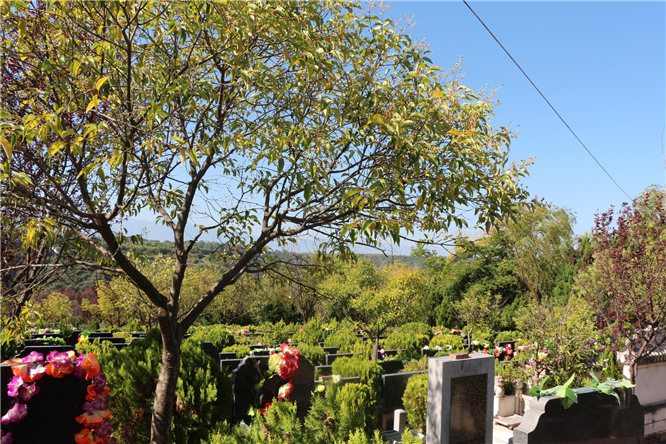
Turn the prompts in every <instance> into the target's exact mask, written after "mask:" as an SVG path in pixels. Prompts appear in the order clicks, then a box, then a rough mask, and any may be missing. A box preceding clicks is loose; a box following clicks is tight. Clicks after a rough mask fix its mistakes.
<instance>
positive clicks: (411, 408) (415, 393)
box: [402, 373, 428, 433]
mask: <svg viewBox="0 0 666 444" xmlns="http://www.w3.org/2000/svg"><path fill="white" fill-rule="evenodd" d="M402 404H403V405H404V407H405V412H406V413H407V423H408V424H409V426H410V428H411V429H412V430H418V431H420V432H423V433H425V427H426V413H427V409H428V374H427V373H421V374H418V375H414V376H412V377H411V378H409V381H408V382H407V387H406V388H405V393H404V394H403V395H402Z"/></svg>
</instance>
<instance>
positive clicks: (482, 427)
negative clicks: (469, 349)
mask: <svg viewBox="0 0 666 444" xmlns="http://www.w3.org/2000/svg"><path fill="white" fill-rule="evenodd" d="M465 355H466V353H459V354H455V356H441V357H437V358H431V359H430V360H429V361H428V417H427V426H426V427H427V428H426V430H427V433H426V442H427V444H463V443H465V444H491V443H492V442H493V385H494V375H495V358H494V357H493V356H488V355H485V354H481V353H477V354H472V355H469V356H467V357H466V356H465Z"/></svg>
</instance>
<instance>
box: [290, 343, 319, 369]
mask: <svg viewBox="0 0 666 444" xmlns="http://www.w3.org/2000/svg"><path fill="white" fill-rule="evenodd" d="M296 349H297V350H298V351H299V352H301V354H302V355H303V356H305V357H306V358H308V361H310V364H312V365H324V361H325V360H326V352H325V351H324V349H323V348H321V347H320V346H318V345H311V344H308V343H301V342H299V343H298V345H297V346H296Z"/></svg>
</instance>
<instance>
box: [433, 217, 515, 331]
mask: <svg viewBox="0 0 666 444" xmlns="http://www.w3.org/2000/svg"><path fill="white" fill-rule="evenodd" d="M455 244H456V248H455V250H454V253H453V254H452V255H450V256H448V257H441V256H433V255H430V256H429V257H427V258H425V259H424V262H425V265H426V267H427V270H428V272H429V273H430V274H431V275H432V276H433V281H432V284H431V285H430V286H429V288H428V290H427V292H428V297H429V298H430V300H431V303H432V304H433V306H434V308H435V311H434V313H436V322H437V323H438V324H441V325H449V326H458V327H462V325H463V324H464V321H462V320H461V319H460V318H459V317H458V314H457V313H456V312H455V311H454V305H453V304H454V303H456V302H458V301H460V300H462V299H463V298H464V297H465V296H469V297H472V298H473V297H476V295H486V294H490V295H497V297H498V299H499V302H500V305H502V306H507V305H511V304H512V303H514V301H516V300H518V299H519V298H518V296H520V295H521V294H522V293H523V291H524V284H523V283H522V282H521V281H520V280H519V279H518V277H517V274H516V261H515V258H514V254H513V251H512V249H511V245H510V244H509V240H508V238H507V236H506V234H505V233H504V231H502V230H498V229H493V230H491V231H490V234H489V235H487V236H484V237H481V238H479V239H476V240H467V239H457V240H456V243H455ZM504 321H505V324H509V323H510V320H507V319H505V320H504Z"/></svg>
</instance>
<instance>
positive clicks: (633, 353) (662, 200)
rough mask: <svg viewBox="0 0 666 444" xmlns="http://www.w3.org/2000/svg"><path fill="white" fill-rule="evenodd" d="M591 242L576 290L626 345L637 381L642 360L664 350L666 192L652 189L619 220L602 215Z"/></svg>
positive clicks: (620, 214) (621, 345)
mask: <svg viewBox="0 0 666 444" xmlns="http://www.w3.org/2000/svg"><path fill="white" fill-rule="evenodd" d="M591 237H592V261H591V263H590V264H589V265H588V266H587V267H586V268H584V269H582V270H581V271H580V272H579V273H578V274H577V276H576V285H575V288H576V289H577V290H578V291H580V292H581V293H582V294H583V295H585V296H586V297H587V298H588V300H589V301H590V302H591V303H592V305H593V306H594V307H595V308H596V311H597V316H598V318H599V321H600V323H601V324H602V325H603V326H605V327H607V328H608V329H609V330H610V332H611V333H612V334H613V336H614V337H615V339H616V346H617V347H618V348H619V349H623V348H625V346H626V353H627V358H628V359H627V361H628V363H629V370H630V375H629V377H630V379H631V381H632V382H634V381H635V379H636V367H637V365H638V363H639V362H640V360H641V359H642V358H644V357H645V356H647V355H649V354H650V353H652V352H653V351H655V350H657V349H659V348H660V347H664V346H665V345H666V190H665V189H664V188H663V187H662V188H659V187H650V188H648V189H647V190H646V191H645V192H644V193H642V194H641V195H639V196H638V197H637V198H635V199H634V201H633V205H629V204H626V203H625V204H623V205H622V208H621V209H620V211H619V212H618V213H617V215H616V214H615V211H614V209H613V208H611V209H610V210H608V211H607V212H605V213H602V214H600V215H598V216H597V218H596V220H595V226H594V229H593V231H592V236H591Z"/></svg>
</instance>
